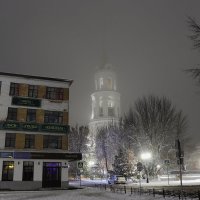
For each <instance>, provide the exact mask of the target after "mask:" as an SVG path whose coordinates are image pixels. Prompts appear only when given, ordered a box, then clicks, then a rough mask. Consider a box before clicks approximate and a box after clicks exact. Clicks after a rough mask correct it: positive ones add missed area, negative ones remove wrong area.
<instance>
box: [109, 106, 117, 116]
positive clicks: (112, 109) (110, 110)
mask: <svg viewBox="0 0 200 200" xmlns="http://www.w3.org/2000/svg"><path fill="white" fill-rule="evenodd" d="M108 116H109V117H114V116H115V111H114V108H113V107H108Z"/></svg>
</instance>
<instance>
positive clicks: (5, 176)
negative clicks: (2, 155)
mask: <svg viewBox="0 0 200 200" xmlns="http://www.w3.org/2000/svg"><path fill="white" fill-rule="evenodd" d="M13 174H14V162H13V161H3V169H2V181H13Z"/></svg>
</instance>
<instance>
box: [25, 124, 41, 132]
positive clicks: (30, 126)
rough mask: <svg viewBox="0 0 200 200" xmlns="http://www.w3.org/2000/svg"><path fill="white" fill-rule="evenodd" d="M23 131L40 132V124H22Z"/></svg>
mask: <svg viewBox="0 0 200 200" xmlns="http://www.w3.org/2000/svg"><path fill="white" fill-rule="evenodd" d="M22 129H23V130H28V131H38V130H39V126H38V124H31V123H27V124H26V123H24V124H22Z"/></svg>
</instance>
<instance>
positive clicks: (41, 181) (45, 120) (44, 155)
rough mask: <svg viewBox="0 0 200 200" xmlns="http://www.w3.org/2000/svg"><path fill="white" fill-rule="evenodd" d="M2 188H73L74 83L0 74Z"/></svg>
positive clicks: (77, 155) (77, 156) (78, 157)
mask: <svg viewBox="0 0 200 200" xmlns="http://www.w3.org/2000/svg"><path fill="white" fill-rule="evenodd" d="M0 84H1V85H0V86H1V87H0V188H1V189H13V190H33V189H39V188H48V187H57V188H67V187H68V162H70V161H74V160H81V158H82V155H81V154H80V153H71V152H68V131H69V125H68V118H69V116H68V113H69V87H70V85H71V84H72V81H71V80H65V79H57V78H48V77H39V76H29V75H20V74H11V73H2V72H0Z"/></svg>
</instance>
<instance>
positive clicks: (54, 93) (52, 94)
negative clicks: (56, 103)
mask: <svg viewBox="0 0 200 200" xmlns="http://www.w3.org/2000/svg"><path fill="white" fill-rule="evenodd" d="M46 98H47V99H52V100H63V99H64V89H63V88H54V87H47V91H46Z"/></svg>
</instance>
